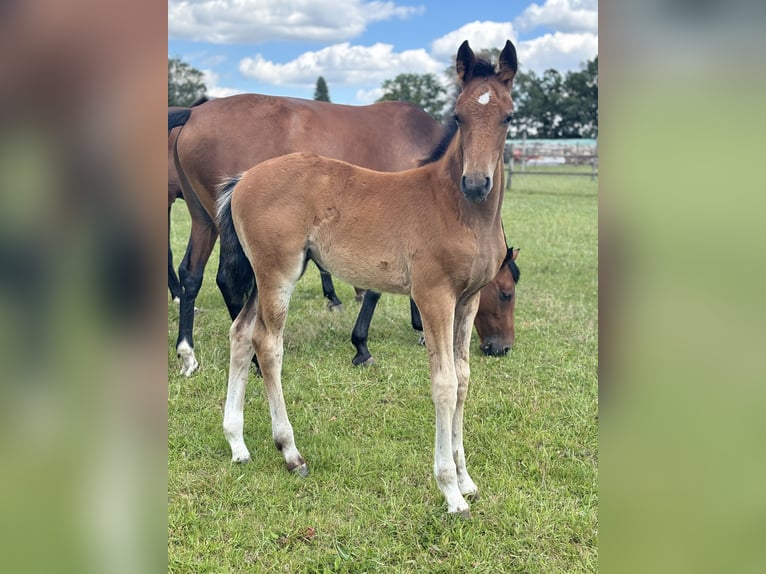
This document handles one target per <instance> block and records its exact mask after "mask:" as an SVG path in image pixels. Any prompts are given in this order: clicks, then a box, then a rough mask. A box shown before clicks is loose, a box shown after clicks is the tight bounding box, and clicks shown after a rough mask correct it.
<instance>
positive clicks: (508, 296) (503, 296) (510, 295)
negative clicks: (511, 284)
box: [500, 291, 513, 301]
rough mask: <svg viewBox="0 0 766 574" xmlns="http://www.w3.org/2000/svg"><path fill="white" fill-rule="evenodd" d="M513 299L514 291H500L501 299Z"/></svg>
mask: <svg viewBox="0 0 766 574" xmlns="http://www.w3.org/2000/svg"><path fill="white" fill-rule="evenodd" d="M511 299H513V293H509V292H507V291H500V300H501V301H510V300H511Z"/></svg>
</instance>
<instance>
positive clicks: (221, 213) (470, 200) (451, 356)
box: [218, 41, 517, 516]
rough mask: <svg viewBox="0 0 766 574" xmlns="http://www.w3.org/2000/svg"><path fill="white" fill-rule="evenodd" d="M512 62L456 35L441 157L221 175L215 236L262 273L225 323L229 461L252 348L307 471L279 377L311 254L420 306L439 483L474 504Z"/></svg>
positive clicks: (316, 161) (288, 458)
mask: <svg viewBox="0 0 766 574" xmlns="http://www.w3.org/2000/svg"><path fill="white" fill-rule="evenodd" d="M516 70H517V59H516V50H515V48H514V46H513V44H512V43H511V42H510V41H506V44H505V47H504V48H503V50H502V52H501V53H500V57H499V67H498V70H497V71H495V68H494V66H492V65H490V64H489V63H487V62H484V61H482V60H477V59H476V58H475V56H474V53H473V51H472V50H471V48H470V47H469V45H468V42H467V41H466V42H463V44H462V45H461V46H460V48H459V50H458V52H457V57H456V71H457V77H458V80H459V83H460V86H461V92H460V94H459V95H458V98H457V101H456V102H455V110H454V117H455V120H456V122H457V123H458V129H457V131H456V133H455V135H454V137H453V138H452V140H451V142H450V143H449V145H448V146H447V147H446V150H444V152H443V155H442V157H440V158H439V159H436V158H433V159H434V161H432V162H431V163H428V164H426V165H423V166H421V167H418V168H415V169H412V170H408V171H404V172H401V173H381V172H376V171H372V170H369V169H365V168H361V167H357V166H354V165H351V164H348V163H345V162H342V161H338V160H333V159H328V158H324V157H321V156H318V155H316V154H312V153H295V154H290V155H287V156H283V157H279V158H275V159H272V160H269V161H266V162H264V163H261V164H260V165H257V166H255V167H253V168H252V169H250V170H249V171H247V172H246V173H244V174H243V175H241V176H238V177H235V178H232V179H231V180H230V181H229V183H228V185H226V186H224V187H223V189H222V193H221V197H220V198H219V203H218V226H219V229H220V230H221V233H222V241H225V242H227V243H230V244H231V245H235V246H237V247H238V248H233V249H231V253H232V254H235V253H236V255H237V257H238V259H239V262H240V263H241V264H242V265H243V266H251V267H252V270H253V271H254V273H255V277H256V278H257V290H254V291H253V293H252V294H251V296H250V297H249V298H248V300H247V302H246V304H245V306H244V307H243V308H242V311H241V312H240V313H239V315H238V316H237V318H236V319H235V321H234V323H233V324H232V326H231V330H230V340H231V354H230V363H229V379H228V390H227V394H226V406H225V409H224V421H223V429H224V434H225V436H226V438H227V440H228V442H229V445H230V447H231V451H232V459H233V460H234V461H235V462H244V461H247V460H249V458H250V453H249V451H248V449H247V447H246V446H245V442H244V437H243V426H244V413H243V409H244V396H245V386H246V383H247V376H248V370H249V369H248V367H249V364H250V361H251V360H252V358H253V354H255V355H256V356H257V357H258V361H259V363H260V367H261V372H262V374H263V381H264V385H265V387H266V394H267V396H268V401H269V411H270V413H271V421H272V438H273V439H274V442H275V444H276V446H277V449H278V450H279V451H281V452H282V455H283V456H284V459H285V462H286V464H287V468H288V469H289V470H291V471H295V472H297V473H299V474H301V475H306V474H307V473H308V469H307V466H306V462H305V460H304V458H303V457H302V456H301V454H300V452H299V451H298V449H297V447H296V445H295V438H294V435H293V428H292V425H291V424H290V420H289V418H288V415H287V410H286V407H285V401H284V397H283V394H282V382H281V376H282V354H283V331H284V326H285V322H286V318H287V307H288V304H289V301H290V296H291V294H292V291H293V288H294V287H295V283H296V282H297V281H298V279H299V278H300V276H301V275H302V273H303V272H304V270H305V268H306V265H307V264H308V262H309V260H313V261H315V262H317V263H318V264H319V265H320V266H321V267H323V268H325V269H327V270H328V271H329V272H331V273H332V274H333V275H337V276H338V277H341V278H343V279H345V280H346V281H348V282H349V283H351V284H353V285H359V286H362V287H367V288H370V289H374V290H376V291H384V292H391V293H400V294H406V295H410V296H411V297H412V299H413V300H414V301H415V303H416V304H417V306H418V308H419V309H420V312H421V315H422V319H423V329H424V333H425V337H426V345H427V347H428V355H429V367H430V378H431V396H432V398H433V402H434V405H435V410H436V440H435V452H434V474H435V477H436V482H437V484H438V486H439V488H440V490H441V492H442V493H443V495H444V497H445V499H446V502H447V511H448V512H449V513H459V514H462V515H463V516H469V515H470V510H469V506H468V502H467V501H466V498H465V497H472V496H475V495H476V494H477V493H478V489H477V487H476V484H475V483H474V482H473V480H472V479H471V477H470V475H469V474H468V470H467V469H466V461H465V451H464V448H463V408H464V403H465V398H466V394H467V391H468V380H469V375H470V368H469V362H468V358H469V350H470V337H471V331H472V323H473V320H474V317H475V315H476V312H477V310H478V307H479V298H480V294H479V292H480V290H481V289H482V287H484V286H485V285H486V284H487V283H489V281H490V280H491V279H492V277H493V276H495V274H496V273H497V271H498V269H500V267H501V265H502V263H503V261H504V260H505V258H506V256H507V247H506V244H505V235H504V233H503V223H502V220H501V210H502V203H503V187H504V186H503V160H502V153H503V144H504V141H505V135H506V133H507V131H508V123H509V122H510V119H511V113H512V111H513V101H512V99H511V87H512V83H513V77H514V76H515V74H516Z"/></svg>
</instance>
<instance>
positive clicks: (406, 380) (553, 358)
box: [166, 175, 598, 573]
mask: <svg viewBox="0 0 766 574" xmlns="http://www.w3.org/2000/svg"><path fill="white" fill-rule="evenodd" d="M597 188H598V184H597V182H592V181H591V180H590V178H588V177H564V176H560V177H559V176H557V177H545V176H528V175H524V176H515V177H514V181H513V188H512V189H511V190H509V191H507V192H506V197H505V202H504V207H503V220H504V223H505V229H506V234H507V236H508V242H509V244H510V245H514V246H520V247H521V248H522V250H521V254H520V256H519V258H518V261H517V262H518V264H519V267H520V268H521V281H520V283H519V285H518V288H517V304H516V343H515V345H514V348H513V349H512V351H511V352H510V354H509V355H508V356H506V357H499V358H496V357H485V356H483V355H482V354H481V352H480V351H479V348H478V343H477V338H476V335H475V333H474V340H473V343H472V346H471V370H472V371H471V386H470V388H469V392H468V400H467V402H466V411H465V448H466V457H467V460H468V468H469V470H470V472H471V475H472V477H473V478H474V480H475V481H476V483H477V484H478V486H479V490H480V498H479V500H478V501H476V502H474V503H473V504H472V505H471V512H472V519H471V520H468V521H465V520H461V519H459V518H456V517H450V516H447V514H446V505H445V503H444V499H443V497H442V495H441V493H440V492H439V489H438V487H437V486H436V482H435V479H434V477H433V470H432V465H433V447H434V445H433V434H434V408H433V403H432V401H431V395H430V389H429V378H428V363H427V355H426V350H425V348H424V347H421V346H418V345H417V337H416V335H415V334H414V333H413V331H412V330H411V328H410V325H409V303H408V301H407V299H406V298H405V297H401V296H394V295H385V294H384V295H383V297H382V298H381V300H380V303H379V305H378V309H377V312H376V314H375V316H374V318H373V321H372V326H371V328H370V350H371V352H372V354H373V356H374V357H375V359H376V361H377V364H376V365H374V366H372V367H368V368H358V367H353V366H352V365H351V358H352V357H353V355H354V352H353V351H354V349H353V347H352V345H351V343H350V338H349V337H350V333H351V329H352V327H353V324H354V320H355V319H356V313H357V311H358V309H359V304H358V303H356V302H355V301H354V297H353V295H354V292H353V289H352V288H351V286H349V285H347V284H345V283H341V282H340V281H337V282H336V289H337V290H338V295H339V297H340V298H341V299H342V300H343V302H344V307H345V310H344V311H342V312H339V313H331V312H329V311H327V310H326V308H325V300H324V299H323V298H322V292H321V286H320V281H319V273H318V271H317V269H316V267H314V266H313V264H310V265H309V268H308V270H307V272H306V274H305V276H304V277H303V278H302V279H301V281H300V282H299V283H298V285H297V287H296V290H295V292H294V294H293V297H292V301H291V305H290V310H289V315H288V322H287V327H286V329H285V357H284V374H283V386H284V393H285V400H286V402H287V407H288V410H289V413H290V418H291V422H292V424H293V427H294V429H295V436H296V441H297V444H298V447H299V448H300V450H301V452H302V453H303V455H304V456H305V457H306V460H307V463H308V466H309V470H310V474H309V476H308V478H305V479H304V478H301V477H299V476H295V475H291V474H288V472H287V471H286V470H285V467H284V460H283V458H282V456H281V455H280V453H279V452H277V450H276V449H275V448H274V444H273V442H272V439H271V422H270V419H269V414H268V404H267V402H266V398H265V394H264V391H263V386H262V384H261V380H260V379H259V378H256V377H255V376H254V375H252V374H251V376H250V379H249V383H248V389H247V399H246V403H245V439H246V441H247V443H248V446H249V447H250V451H251V454H252V461H251V462H250V463H248V464H247V465H243V466H239V465H234V464H233V463H231V462H230V456H231V452H230V449H229V446H228V444H227V442H226V439H225V438H224V436H223V431H222V428H221V424H222V419H223V404H224V401H225V394H226V377H227V373H228V350H229V342H228V329H229V326H230V320H229V318H228V313H227V312H226V308H225V305H224V303H223V299H222V297H221V295H220V293H219V292H218V289H217V288H216V285H215V271H216V264H217V247H216V251H215V252H214V254H213V257H211V259H210V264H209V265H208V268H207V271H206V274H205V279H204V283H203V287H202V290H201V292H200V294H199V297H198V298H197V302H196V304H197V307H198V308H199V313H198V315H197V317H196V325H197V328H196V342H197V357H198V359H199V361H200V371H199V372H197V373H195V374H194V375H193V376H192V377H191V378H188V379H187V378H184V377H182V376H181V375H180V374H179V373H178V371H179V368H180V365H179V362H178V360H177V359H176V357H175V337H176V334H177V327H178V308H177V306H176V305H174V304H172V303H169V311H168V364H169V374H168V383H169V384H168V571H169V572H177V573H181V572H183V573H186V572H194V573H199V572H276V571H279V572H388V571H393V572H464V571H472V572H493V573H494V572H528V573H536V572H539V573H554V572H562V573H563V572H567V573H571V572H595V571H596V570H597V562H598V557H597V541H598V524H597V510H598V491H597V467H598V445H597V424H598V402H597V367H598V362H597V361H598V358H597V350H598V323H597V320H598V317H597V291H598V284H597V253H598V252H597V203H598V202H597ZM172 219H173V221H172V229H171V232H172V234H171V241H172V246H173V251H174V253H175V254H176V258H177V260H176V262H175V263H176V266H177V265H178V258H180V256H181V255H182V254H183V252H184V249H185V246H186V240H187V238H188V232H189V216H188V213H187V211H186V206H185V205H183V203H182V202H177V204H176V205H175V206H174V209H173V218H172ZM166 292H167V291H166ZM168 300H169V298H168Z"/></svg>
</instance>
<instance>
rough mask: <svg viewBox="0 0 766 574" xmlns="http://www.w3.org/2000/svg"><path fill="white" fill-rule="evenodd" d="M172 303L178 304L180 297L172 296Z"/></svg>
mask: <svg viewBox="0 0 766 574" xmlns="http://www.w3.org/2000/svg"><path fill="white" fill-rule="evenodd" d="M173 303H175V304H176V305H179V304H180V303H181V298H180V297H173Z"/></svg>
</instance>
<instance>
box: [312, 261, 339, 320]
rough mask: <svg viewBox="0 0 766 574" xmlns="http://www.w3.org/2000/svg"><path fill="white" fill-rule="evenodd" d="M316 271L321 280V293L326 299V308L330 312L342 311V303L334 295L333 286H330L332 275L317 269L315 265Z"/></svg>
mask: <svg viewBox="0 0 766 574" xmlns="http://www.w3.org/2000/svg"><path fill="white" fill-rule="evenodd" d="M315 263H316V262H315ZM317 269H319V277H320V278H321V279H322V293H323V294H324V297H325V299H327V308H328V309H329V310H330V311H342V310H343V302H342V301H341V300H340V299H338V294H337V293H335V285H333V284H332V275H330V274H329V273H328V272H327V271H325V270H324V269H322V268H321V267H319V265H317Z"/></svg>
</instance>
